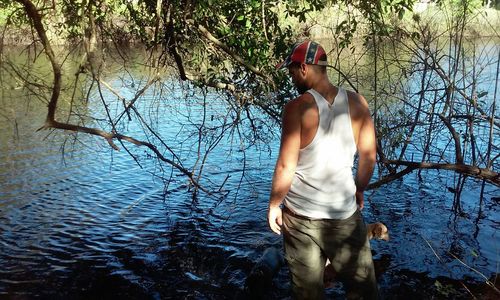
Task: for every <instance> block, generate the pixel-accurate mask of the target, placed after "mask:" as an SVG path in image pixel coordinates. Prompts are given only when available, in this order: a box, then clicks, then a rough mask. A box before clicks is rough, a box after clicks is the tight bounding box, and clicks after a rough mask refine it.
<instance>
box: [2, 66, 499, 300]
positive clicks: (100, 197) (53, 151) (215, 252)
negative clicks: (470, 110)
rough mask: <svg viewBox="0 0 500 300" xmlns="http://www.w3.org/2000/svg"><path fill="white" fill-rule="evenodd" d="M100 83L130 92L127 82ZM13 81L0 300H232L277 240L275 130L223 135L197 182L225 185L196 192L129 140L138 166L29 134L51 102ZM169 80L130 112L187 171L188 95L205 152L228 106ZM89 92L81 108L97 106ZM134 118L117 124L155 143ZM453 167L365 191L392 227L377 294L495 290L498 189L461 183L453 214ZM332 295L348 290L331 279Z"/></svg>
mask: <svg viewBox="0 0 500 300" xmlns="http://www.w3.org/2000/svg"><path fill="white" fill-rule="evenodd" d="M128 76H130V77H128V78H135V79H137V80H138V82H139V79H140V78H139V77H136V76H138V75H134V74H132V75H131V74H129V75H128ZM107 80H108V81H109V82H111V83H112V84H113V86H115V87H117V88H119V89H120V91H121V92H123V93H124V95H126V96H127V97H129V96H130V95H131V94H130V92H128V88H129V87H130V85H131V83H130V80H125V81H118V77H116V78H115V77H110V78H107ZM123 82H125V83H123ZM137 84H140V82H139V83H137ZM20 86H21V84H20V83H15V82H10V83H9V84H8V85H7V84H4V85H3V86H2V87H3V92H2V98H1V100H0V105H1V109H0V111H1V114H0V128H1V129H2V130H1V131H0V184H1V188H0V249H1V251H0V266H2V267H1V268H0V298H7V299H32V298H50V299H75V298H76V299H79V298H85V299H94V298H132V299H149V298H151V299H235V298H236V299H238V298H242V297H243V287H244V282H245V278H246V276H247V275H248V274H249V273H250V270H251V269H252V267H253V266H254V264H255V262H256V261H257V260H258V259H259V257H260V256H261V255H262V254H263V252H264V250H265V249H267V248H268V247H276V248H278V249H281V247H282V246H281V245H282V242H281V238H280V237H278V236H276V235H274V234H273V233H272V232H271V231H270V230H269V229H268V226H267V221H266V212H267V201H268V197H269V190H270V185H271V177H272V172H273V167H274V163H275V160H276V155H277V148H278V146H279V145H278V143H279V137H278V135H277V134H278V129H277V128H275V129H272V128H271V129H269V132H273V131H274V133H275V135H274V136H273V135H269V136H268V141H269V143H268V144H266V143H260V144H258V145H257V146H251V147H248V148H247V149H244V150H243V148H245V146H246V145H242V144H241V143H240V141H239V140H238V138H234V136H238V134H235V135H233V138H230V137H224V138H222V139H221V140H220V141H219V142H218V144H217V147H215V148H214V150H212V151H211V152H210V154H209V155H208V158H207V161H206V164H205V167H204V176H205V177H204V178H205V179H204V180H202V181H201V182H202V183H203V184H205V185H207V186H218V185H220V184H222V183H223V182H225V184H224V186H223V187H222V190H223V191H224V193H219V194H216V195H215V196H208V195H207V194H205V193H203V192H200V193H198V194H197V196H193V194H192V193H191V192H190V191H189V190H188V188H187V184H188V182H187V180H186V178H185V177H184V176H182V175H179V174H178V172H176V171H174V172H171V170H170V169H169V167H168V166H166V165H162V166H160V165H159V164H158V163H157V161H156V160H155V159H154V158H152V157H151V156H150V155H149V154H150V153H148V152H147V151H146V149H145V148H144V147H135V146H132V145H131V144H127V143H126V142H125V144H124V145H125V146H126V147H127V149H128V150H129V151H131V153H132V154H134V155H135V156H136V159H137V161H138V163H139V164H140V165H139V164H138V163H136V161H135V160H134V159H133V158H132V157H131V156H130V155H129V154H128V153H127V151H125V149H124V146H123V145H120V144H119V143H117V145H118V146H119V147H120V148H122V150H121V151H119V152H117V151H113V150H111V149H110V148H109V146H108V144H107V143H106V142H105V141H103V140H102V139H99V138H93V137H89V136H85V135H78V139H75V138H74V136H73V135H71V134H69V133H64V132H61V131H56V132H53V133H50V134H49V132H48V131H41V132H37V131H36V130H37V129H38V128H39V127H40V126H41V125H42V124H43V121H44V119H45V104H44V103H43V102H40V101H39V99H37V98H36V96H35V94H36V93H35V92H34V91H26V90H25V89H22V88H20ZM165 86H166V87H168V88H167V89H166V90H165V91H164V92H163V94H162V97H163V98H161V99H163V101H160V100H158V97H152V95H151V94H148V93H146V95H145V96H144V97H143V98H141V101H140V102H139V103H138V105H137V107H138V110H139V111H140V112H141V113H142V114H144V115H147V114H149V113H151V112H152V111H154V113H155V114H154V117H153V120H155V121H156V122H152V124H153V126H154V128H155V129H156V130H157V132H158V133H159V134H160V135H161V136H162V137H163V138H164V139H165V141H166V142H167V144H168V145H169V146H170V147H172V149H174V150H175V151H177V152H178V153H182V157H181V161H182V163H183V164H184V165H186V166H191V165H192V164H193V163H194V162H195V161H196V157H197V156H196V154H197V152H198V143H197V141H198V138H199V136H198V135H197V132H198V131H197V127H196V126H197V125H196V124H200V123H199V121H200V120H201V119H202V116H203V114H202V110H200V109H199V107H200V106H197V105H194V102H200V101H204V100H205V99H206V100H207V102H208V103H209V104H208V106H207V118H208V119H210V121H207V122H206V126H205V127H203V128H202V130H201V129H200V130H201V131H199V132H202V134H201V135H200V136H201V140H202V141H203V143H202V144H201V150H202V152H203V149H204V148H205V147H208V145H209V144H210V143H212V142H214V143H215V142H216V140H214V139H211V138H209V137H210V135H209V134H208V133H210V132H212V133H219V132H221V131H222V130H223V129H224V128H225V127H224V121H223V120H224V116H227V115H228V114H230V113H231V112H230V111H231V110H230V109H229V108H227V107H226V106H227V105H225V104H224V103H225V102H224V98H223V97H220V96H218V95H214V94H209V95H207V97H206V98H205V97H202V96H200V95H199V94H197V93H195V92H193V91H192V90H191V91H190V88H187V89H186V88H185V87H184V88H181V87H180V86H179V85H178V84H176V83H172V82H171V81H168V80H166V81H165ZM186 91H188V92H186ZM94 96H95V97H94V98H93V99H94V100H93V101H91V102H90V103H89V105H88V107H86V108H85V109H86V110H88V113H89V114H90V113H92V114H93V115H94V116H99V115H104V112H102V111H99V110H98V109H97V108H96V107H97V104H98V101H99V99H98V97H97V96H96V95H94ZM104 96H105V98H106V99H107V100H108V101H109V103H110V107H111V108H116V107H118V106H119V105H120V102H119V101H117V100H116V99H113V95H112V94H111V93H109V92H106V93H105V95H104ZM115 98H116V97H115ZM94 101H96V102H94ZM66 102H67V101H66ZM62 103H63V104H61V107H62V110H64V109H67V107H68V104H67V103H66V104H64V102H62ZM95 110H97V112H96V111H95ZM134 121H137V119H136V118H134V120H133V121H131V122H129V123H127V122H125V123H124V124H122V126H123V127H121V128H119V130H120V131H121V132H126V133H127V134H128V135H131V136H134V137H138V138H140V139H147V138H150V137H151V135H147V134H144V131H143V130H142V127H141V126H139V125H138V122H134ZM191 121H192V122H191ZM92 124H93V126H96V127H98V126H99V122H94V123H92ZM263 124H264V123H263ZM216 126H220V127H217V128H216ZM242 129H243V127H242ZM193 130H194V131H193ZM266 130H267V129H266ZM266 130H264V131H266ZM191 134H193V135H191ZM243 134H246V133H245V132H243ZM165 153H166V156H168V152H167V151H165ZM169 158H171V157H169ZM162 168H163V169H162ZM456 176H457V175H456V174H454V173H452V172H445V171H442V172H438V171H425V172H423V173H422V179H419V178H418V176H417V175H416V173H414V174H410V175H408V176H406V177H404V178H403V179H402V180H397V181H394V182H392V183H390V184H387V185H385V186H383V187H381V188H378V189H376V190H374V191H369V192H367V194H366V198H367V203H366V206H365V209H364V210H363V215H364V218H365V221H366V222H368V223H372V222H376V221H381V222H384V223H385V224H386V225H387V227H388V228H389V231H390V236H391V240H390V241H388V242H385V241H372V250H373V253H374V259H375V265H376V270H377V278H378V282H379V286H380V291H381V294H382V295H383V297H384V298H387V299H404V298H410V299H431V298H433V299H440V298H442V299H444V298H463V299H469V298H471V296H470V294H469V293H468V292H467V291H466V289H465V288H464V286H463V285H465V286H467V288H468V289H469V290H470V291H471V292H472V293H473V294H474V295H475V296H477V297H478V298H488V297H491V296H494V295H495V294H494V292H493V290H492V289H490V288H489V287H487V286H486V285H485V284H484V282H485V278H484V277H483V275H484V276H486V278H488V279H490V280H491V281H494V280H495V276H496V274H497V273H498V268H499V250H500V245H499V238H498V231H497V229H498V228H499V225H500V222H499V220H500V209H499V208H500V206H499V205H498V204H499V201H500V198H499V196H500V193H499V191H498V189H497V188H495V187H494V186H491V185H487V186H486V192H485V198H484V202H483V204H482V210H481V211H480V210H479V206H478V204H479V201H480V200H479V191H480V187H481V182H479V181H475V180H472V179H469V180H468V182H467V183H466V187H465V188H464V191H463V194H462V205H463V210H464V212H465V213H464V214H460V215H457V214H455V213H454V212H453V211H452V205H453V196H454V195H453V194H452V193H451V192H450V191H449V189H448V188H449V187H453V186H454V182H455V181H454V179H455V177H456ZM168 179H169V181H170V183H169V185H168V186H165V181H166V180H168ZM210 182H214V183H215V184H212V185H210ZM451 254H452V255H454V256H455V257H457V258H459V259H460V260H461V261H463V262H464V263H465V264H467V265H468V266H469V267H470V268H469V267H467V266H464V265H463V264H462V263H460V262H459V261H458V260H457V259H455V258H454V257H453V256H452V255H451ZM471 268H473V269H471ZM474 270H475V271H477V272H475V271H474ZM287 272H288V270H287V268H286V266H285V267H283V268H282V269H281V271H280V273H279V274H278V275H277V276H276V278H275V279H274V282H273V284H274V285H273V289H271V290H269V291H268V292H267V297H268V298H269V299H284V298H288V297H289V296H290V295H289V291H288V288H289V283H288V273H287ZM478 272H479V273H480V274H479V273H478ZM481 274H482V275H481ZM327 294H328V296H329V297H330V298H339V299H340V298H342V290H341V289H340V288H339V286H335V287H334V288H330V289H328V290H327Z"/></svg>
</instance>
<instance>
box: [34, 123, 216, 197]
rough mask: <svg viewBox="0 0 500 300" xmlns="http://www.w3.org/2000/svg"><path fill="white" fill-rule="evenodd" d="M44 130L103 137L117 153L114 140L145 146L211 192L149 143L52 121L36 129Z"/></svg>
mask: <svg viewBox="0 0 500 300" xmlns="http://www.w3.org/2000/svg"><path fill="white" fill-rule="evenodd" d="M44 129H63V130H68V131H73V132H83V133H87V134H91V135H95V136H100V137H103V138H104V139H105V140H106V141H107V142H108V144H109V145H110V146H111V147H112V148H113V149H115V150H118V151H119V150H120V148H118V146H116V144H115V143H114V142H113V140H114V139H117V140H120V141H122V140H123V141H127V142H130V143H132V144H134V145H136V146H146V147H148V148H149V149H150V150H151V151H153V152H154V153H155V154H156V156H157V158H158V159H160V160H162V161H164V162H166V163H168V164H170V165H172V166H173V167H174V168H176V169H177V170H179V171H180V172H181V173H182V174H184V175H186V176H187V177H188V178H189V180H190V181H191V182H192V183H193V185H195V186H196V187H197V188H199V189H200V190H202V191H203V192H205V193H207V194H211V192H210V191H209V190H207V189H205V188H203V187H202V186H201V185H200V184H199V182H198V181H197V180H196V179H195V178H194V175H193V173H192V172H191V171H189V170H188V169H186V168H184V167H183V166H181V165H180V164H178V163H176V162H174V161H173V160H171V159H168V158H166V157H165V156H163V154H161V153H160V151H159V150H158V148H156V146H155V145H153V144H151V143H148V142H144V141H140V140H137V139H135V138H133V137H130V136H126V135H123V134H120V133H116V132H115V133H112V132H106V131H104V130H101V129H97V128H90V127H84V126H79V125H74V124H67V123H60V122H57V121H52V122H49V123H46V124H45V125H44V126H43V127H41V128H40V129H38V131H40V130H44Z"/></svg>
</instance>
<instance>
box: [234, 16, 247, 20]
mask: <svg viewBox="0 0 500 300" xmlns="http://www.w3.org/2000/svg"><path fill="white" fill-rule="evenodd" d="M243 19H245V16H244V15H241V16H238V17H237V18H236V20H238V21H243Z"/></svg>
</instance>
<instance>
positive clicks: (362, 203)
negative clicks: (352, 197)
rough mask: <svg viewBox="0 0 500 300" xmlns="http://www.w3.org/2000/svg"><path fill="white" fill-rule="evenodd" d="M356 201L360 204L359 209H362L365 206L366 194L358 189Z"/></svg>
mask: <svg viewBox="0 0 500 300" xmlns="http://www.w3.org/2000/svg"><path fill="white" fill-rule="evenodd" d="M356 203H357V204H358V207H359V210H362V209H363V207H365V196H364V195H363V192H361V191H356Z"/></svg>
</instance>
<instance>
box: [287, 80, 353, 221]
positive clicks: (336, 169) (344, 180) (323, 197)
mask: <svg viewBox="0 0 500 300" xmlns="http://www.w3.org/2000/svg"><path fill="white" fill-rule="evenodd" d="M307 92H308V93H310V94H311V95H312V96H313V97H314V100H315V101H316V105H317V106H318V111H319V126H318V130H317V131H316V135H315V136H314V138H313V140H312V142H311V143H310V144H309V145H307V146H306V147H305V148H303V149H301V150H300V152H299V160H298V163H297V168H296V170H295V175H294V178H293V181H292V185H291V187H290V190H289V191H288V194H287V195H286V196H285V200H284V205H285V206H286V207H287V208H289V209H290V210H292V211H293V212H294V213H296V214H298V215H302V216H305V217H309V218H311V219H347V218H348V217H350V216H351V215H352V214H353V213H354V212H355V211H356V209H357V205H356V199H355V193H356V185H355V183H354V178H353V174H352V167H353V163H354V155H355V154H356V143H355V141H354V136H353V133H352V125H351V117H350V115H349V103H348V98H347V93H346V91H345V90H344V89H342V88H339V90H338V93H337V96H336V97H335V99H334V101H333V104H332V105H330V103H328V101H327V100H326V99H325V98H324V97H323V96H322V95H321V94H320V93H318V92H316V91H315V90H313V89H310V90H308V91H307Z"/></svg>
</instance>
